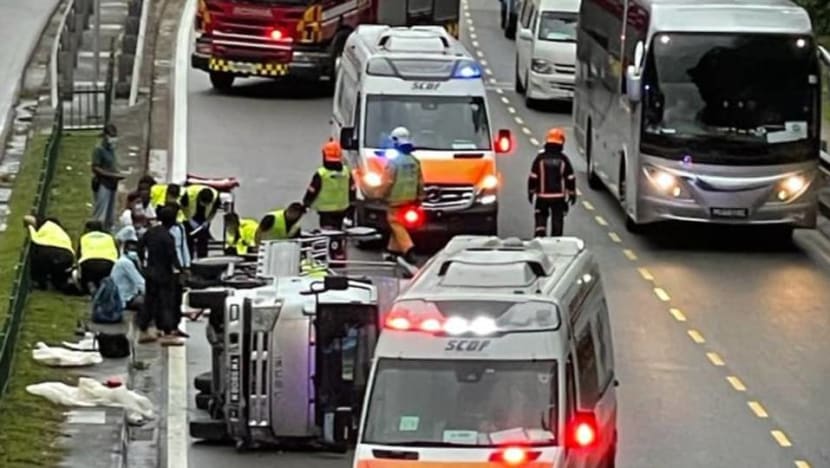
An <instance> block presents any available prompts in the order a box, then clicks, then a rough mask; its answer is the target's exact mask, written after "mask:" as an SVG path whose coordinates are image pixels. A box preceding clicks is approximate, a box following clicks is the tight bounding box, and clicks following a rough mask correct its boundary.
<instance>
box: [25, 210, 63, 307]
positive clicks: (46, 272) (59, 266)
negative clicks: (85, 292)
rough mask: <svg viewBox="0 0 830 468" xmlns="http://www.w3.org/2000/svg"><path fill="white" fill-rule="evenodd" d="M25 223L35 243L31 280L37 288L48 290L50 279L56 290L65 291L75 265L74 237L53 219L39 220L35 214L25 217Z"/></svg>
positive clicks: (31, 258) (30, 264) (32, 253)
mask: <svg viewBox="0 0 830 468" xmlns="http://www.w3.org/2000/svg"><path fill="white" fill-rule="evenodd" d="M23 224H24V226H26V227H27V228H28V230H29V237H30V240H31V242H32V250H31V255H30V256H29V262H30V263H29V266H30V268H31V270H30V271H31V276H32V281H34V282H35V285H36V286H37V287H38V288H40V289H46V288H47V282H48V281H50V280H51V282H52V286H53V287H54V288H55V289H56V290H58V291H62V292H63V291H66V290H67V281H68V280H69V278H70V276H71V275H72V266H73V265H74V264H75V249H74V247H73V246H72V238H71V237H69V234H67V233H66V231H65V230H64V229H63V226H61V224H60V222H59V221H58V220H56V219H54V218H46V219H44V220H38V219H37V218H35V217H34V216H25V217H24V218H23Z"/></svg>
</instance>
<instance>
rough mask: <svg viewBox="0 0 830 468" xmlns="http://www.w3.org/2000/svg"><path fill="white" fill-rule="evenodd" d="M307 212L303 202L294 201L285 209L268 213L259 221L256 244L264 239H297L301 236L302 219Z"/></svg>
mask: <svg viewBox="0 0 830 468" xmlns="http://www.w3.org/2000/svg"><path fill="white" fill-rule="evenodd" d="M304 214H305V207H304V206H303V204H302V203H297V202H294V203H292V204H290V205H288V208H286V209H284V210H276V211H272V212H270V213H268V214H266V215H265V216H264V217H263V218H262V219H261V220H260V221H259V229H257V232H256V245H259V244H260V243H261V242H262V241H264V240H278V239H296V238H297V237H300V220H301V219H302V217H303V215H304Z"/></svg>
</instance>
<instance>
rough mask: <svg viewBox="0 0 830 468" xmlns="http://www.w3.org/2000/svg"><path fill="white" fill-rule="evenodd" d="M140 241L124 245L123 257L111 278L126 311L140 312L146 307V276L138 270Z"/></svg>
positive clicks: (115, 266)
mask: <svg viewBox="0 0 830 468" xmlns="http://www.w3.org/2000/svg"><path fill="white" fill-rule="evenodd" d="M139 261H140V260H139V258H138V239H135V240H132V239H131V240H128V241H126V242H125V243H124V247H123V251H122V253H121V256H120V257H119V258H118V260H117V261H116V262H115V265H113V267H112V272H110V278H112V281H113V282H114V283H115V287H116V288H118V295H119V296H120V297H121V305H122V306H123V307H124V308H125V309H129V310H134V311H139V310H141V308H142V307H144V291H145V282H144V276H142V275H141V272H140V271H139V269H138V265H139Z"/></svg>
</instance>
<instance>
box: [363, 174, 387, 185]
mask: <svg viewBox="0 0 830 468" xmlns="http://www.w3.org/2000/svg"><path fill="white" fill-rule="evenodd" d="M381 182H383V180H382V179H381V177H380V174H378V173H377V172H371V171H370V172H367V173H366V174H364V175H363V183H364V184H366V186H367V187H369V188H377V187H380V184H381Z"/></svg>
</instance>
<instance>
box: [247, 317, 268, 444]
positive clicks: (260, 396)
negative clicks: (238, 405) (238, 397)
mask: <svg viewBox="0 0 830 468" xmlns="http://www.w3.org/2000/svg"><path fill="white" fill-rule="evenodd" d="M270 339H271V334H270V333H267V332H262V331H258V332H254V333H253V336H251V360H250V361H249V362H250V370H249V372H250V375H251V381H250V382H251V388H250V389H249V390H250V393H249V406H250V411H249V413H248V415H249V416H248V425H249V426H251V427H268V426H269V424H270V419H271V418H270V411H269V407H270V405H269V401H270V399H269V393H270V392H269V389H270V387H271V386H270V385H269V384H270V379H269V372H268V358H269V355H270V353H269V352H268V343H269V342H270Z"/></svg>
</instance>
